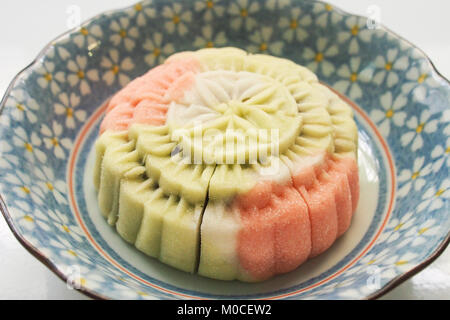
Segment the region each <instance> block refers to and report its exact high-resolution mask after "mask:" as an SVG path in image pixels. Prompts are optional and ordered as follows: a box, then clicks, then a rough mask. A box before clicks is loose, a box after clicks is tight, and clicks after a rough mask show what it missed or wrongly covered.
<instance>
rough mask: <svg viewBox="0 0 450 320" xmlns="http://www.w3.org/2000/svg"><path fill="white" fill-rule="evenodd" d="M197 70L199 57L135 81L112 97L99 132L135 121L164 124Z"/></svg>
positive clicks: (148, 74) (126, 125) (126, 126)
mask: <svg viewBox="0 0 450 320" xmlns="http://www.w3.org/2000/svg"><path fill="white" fill-rule="evenodd" d="M198 70H199V63H198V61H197V60H195V59H193V58H186V59H179V60H174V61H172V62H169V63H165V64H163V65H160V66H158V67H156V68H153V69H151V70H150V71H149V72H147V73H146V74H145V75H143V76H142V77H139V78H137V79H135V80H133V81H132V82H130V83H129V84H128V85H127V86H126V87H125V88H123V89H122V90H120V91H119V92H118V93H117V94H116V95H115V96H114V97H113V98H112V99H111V100H110V102H109V104H108V108H107V110H106V116H105V119H104V120H103V122H102V124H101V126H100V132H101V133H103V132H104V131H106V130H115V131H118V130H127V129H128V127H129V126H130V125H132V124H133V123H143V124H149V125H163V124H164V123H165V121H166V114H167V110H168V108H169V104H170V102H171V101H173V100H177V99H179V98H181V97H182V96H183V94H184V92H185V91H186V90H188V89H189V88H190V87H191V86H192V85H193V83H194V80H195V73H197V71H198Z"/></svg>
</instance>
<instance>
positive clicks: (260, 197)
mask: <svg viewBox="0 0 450 320" xmlns="http://www.w3.org/2000/svg"><path fill="white" fill-rule="evenodd" d="M234 205H235V208H236V210H238V212H239V213H240V218H241V223H242V228H241V230H240V231H239V235H238V246H237V251H238V256H239V261H240V264H241V266H242V267H243V268H244V269H245V270H246V271H247V272H248V273H249V274H250V275H251V276H252V277H253V278H255V279H258V280H263V279H267V278H270V277H272V276H273V275H276V274H280V273H286V272H289V271H291V270H293V269H295V268H297V267H298V266H299V265H300V264H302V263H303V262H304V261H305V260H306V259H307V258H308V256H309V254H310V250H311V235H310V231H311V227H310V222H309V217H308V209H307V206H306V204H305V203H304V201H303V199H302V197H301V196H300V194H299V193H298V192H297V191H296V190H295V189H294V188H293V187H292V186H291V185H285V186H281V185H278V184H276V183H273V182H260V183H258V185H257V186H256V187H255V188H254V190H252V191H250V192H249V193H248V194H247V195H241V196H239V197H237V199H236V200H235V203H234Z"/></svg>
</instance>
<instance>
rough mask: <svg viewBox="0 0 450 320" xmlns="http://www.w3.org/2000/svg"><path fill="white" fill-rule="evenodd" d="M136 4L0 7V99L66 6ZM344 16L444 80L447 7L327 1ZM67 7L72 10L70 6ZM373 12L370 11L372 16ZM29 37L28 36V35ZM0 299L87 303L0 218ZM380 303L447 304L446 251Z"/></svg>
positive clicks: (103, 6)
mask: <svg viewBox="0 0 450 320" xmlns="http://www.w3.org/2000/svg"><path fill="white" fill-rule="evenodd" d="M134 2H136V0H102V1H99V0H97V1H92V0H59V1H54V0H40V1H33V0H15V1H1V4H0V39H1V50H0V67H1V73H0V95H3V93H4V92H5V90H6V88H7V86H8V85H9V83H10V81H11V80H12V79H13V77H14V76H15V75H16V74H17V73H18V72H19V71H20V70H21V69H22V68H24V67H25V66H27V65H28V64H29V63H30V62H31V61H32V60H33V59H34V58H35V56H36V55H37V54H38V52H39V51H40V50H41V49H42V48H43V47H44V45H46V44H47V43H48V42H49V41H50V40H52V39H54V38H55V37H57V36H58V35H59V34H61V33H63V32H64V31H66V30H67V29H68V17H69V13H70V9H71V6H73V5H76V6H78V8H79V9H80V10H81V11H80V13H81V19H82V20H86V19H89V18H90V17H92V16H94V15H96V14H98V13H100V12H102V11H105V10H109V9H115V8H121V7H126V6H128V5H131V4H133V3H134ZM328 2H330V3H331V4H334V5H336V6H337V7H340V8H342V9H344V10H345V11H348V12H352V13H356V14H360V15H366V16H368V15H370V14H372V13H373V12H375V11H376V10H379V13H380V14H381V22H382V23H383V24H384V25H386V26H388V27H389V28H390V29H391V30H393V31H395V32H396V33H398V34H399V35H401V36H403V37H405V38H406V39H408V40H409V41H411V42H412V43H414V44H415V45H417V46H418V47H419V48H421V49H423V50H424V51H425V52H426V53H427V54H428V56H429V57H430V58H431V60H432V61H433V62H434V64H435V65H436V67H437V69H438V70H439V71H440V72H441V73H442V74H443V75H444V76H445V77H447V78H450V59H449V57H450V41H449V37H448V31H449V30H450V19H448V12H449V11H450V2H449V1H442V0H427V1H410V0H396V1H392V0H328ZM25 8H26V10H24V9H25ZM72 8H73V7H72ZM374 10H375V11H374ZM30 35H32V36H30ZM0 252H1V257H0V274H1V280H0V299H87V298H86V297H85V296H83V295H82V294H80V293H78V292H77V291H74V290H69V289H68V288H67V286H66V284H65V283H64V282H63V281H61V280H60V279H59V278H58V277H57V276H56V275H54V274H53V273H52V272H51V271H49V270H48V269H47V268H46V267H45V266H44V265H43V264H42V263H40V262H39V261H38V260H36V259H35V258H34V257H32V256H31V255H30V254H29V253H28V252H27V251H26V250H25V249H24V248H23V247H22V246H21V245H20V244H19V242H18V241H17V240H16V239H15V238H14V236H13V235H12V233H11V231H10V230H9V228H8V226H7V225H6V222H5V221H4V219H2V218H0ZM383 298H385V299H450V249H447V250H446V251H445V252H444V253H443V254H442V255H441V256H440V257H439V258H438V259H437V260H436V261H435V262H433V263H432V264H431V265H430V266H428V267H427V268H426V269H425V270H423V271H422V272H420V273H418V274H417V275H415V276H414V277H412V278H411V279H409V280H407V281H406V282H404V283H403V284H401V285H400V286H399V287H397V288H395V289H394V290H392V291H391V292H390V293H388V294H387V295H385V296H384V297H383Z"/></svg>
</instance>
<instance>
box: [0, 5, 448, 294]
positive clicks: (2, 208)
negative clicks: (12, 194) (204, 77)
mask: <svg viewBox="0 0 450 320" xmlns="http://www.w3.org/2000/svg"><path fill="white" fill-rule="evenodd" d="M314 2H316V3H322V4H324V5H328V3H327V2H326V1H322V0H315V1H314ZM133 6H134V4H133V5H130V6H126V7H121V8H118V9H112V10H106V11H103V12H101V13H99V14H96V15H94V16H92V17H91V18H89V19H86V20H84V21H83V22H82V23H80V25H79V26H77V27H75V28H72V29H69V30H67V31H65V32H64V33H62V34H60V35H59V36H57V37H55V38H54V39H53V40H52V41H50V42H48V43H47V44H46V45H45V46H44V47H43V48H42V49H41V51H40V52H39V53H38V54H37V56H36V57H35V58H34V59H33V60H32V61H31V62H30V63H29V64H28V65H27V66H26V67H24V68H23V69H22V70H20V71H19V72H18V73H17V74H16V75H15V76H14V78H13V79H12V80H11V82H10V84H9V85H8V87H7V89H6V91H5V93H4V94H3V97H2V99H1V100H0V115H1V114H2V112H3V109H4V108H5V104H6V101H7V99H8V97H9V95H10V93H11V91H12V90H13V89H14V86H15V84H16V82H17V80H18V79H19V78H20V77H21V76H22V74H24V73H25V72H26V71H28V70H29V69H31V68H32V67H33V66H34V65H35V64H37V63H38V62H39V61H40V59H41V58H43V57H45V54H46V52H47V51H48V49H49V48H51V46H53V45H54V44H55V43H57V42H59V41H61V40H62V39H64V38H65V37H66V36H67V35H70V34H72V33H74V32H76V31H78V30H79V28H80V27H81V26H83V25H86V24H89V23H91V22H93V21H95V20H98V19H99V18H100V17H102V16H104V15H110V14H114V13H118V12H123V11H125V10H127V9H130V8H132V7H133ZM333 10H334V11H336V12H338V13H339V14H341V15H346V16H351V17H356V18H367V17H365V16H362V15H358V14H354V13H350V12H347V11H345V10H343V9H341V8H340V7H336V6H334V5H333ZM377 29H379V30H382V31H383V32H384V33H387V34H390V35H391V36H393V37H394V38H397V39H399V40H401V41H404V42H406V43H407V44H408V45H409V46H410V47H412V48H414V49H416V50H418V51H419V52H420V53H421V54H422V55H423V57H424V58H425V59H426V61H427V62H428V63H429V65H430V66H431V69H432V70H433V71H434V72H435V73H436V75H435V76H436V77H439V78H441V79H442V80H444V81H445V82H447V84H449V85H450V80H449V79H447V78H446V77H445V76H443V75H442V74H441V73H440V72H439V70H438V69H437V68H436V66H435V65H434V63H433V62H432V61H431V59H430V58H429V56H428V55H427V54H426V53H425V52H424V51H423V50H422V49H420V48H419V47H417V46H416V45H415V44H413V43H412V42H411V41H409V40H407V39H405V38H404V37H403V36H400V35H399V34H397V33H396V32H394V31H392V30H391V29H389V28H388V27H386V26H385V25H384V24H382V23H379V24H378V25H377ZM0 212H1V213H2V215H3V217H4V218H5V221H6V224H7V225H8V227H9V229H10V230H11V232H12V233H13V235H14V237H15V238H16V239H17V240H18V241H19V243H20V244H21V245H22V246H23V247H24V248H25V249H26V250H27V251H28V252H29V253H30V254H31V255H33V256H34V257H35V258H36V259H37V260H39V261H40V262H41V263H42V264H44V265H45V266H46V267H47V268H48V269H49V270H50V271H52V272H53V273H54V274H56V276H58V278H60V279H61V280H62V281H64V282H66V283H67V281H68V276H67V275H66V274H64V273H63V272H62V271H60V270H59V269H58V268H57V266H56V265H55V264H54V263H53V262H52V261H51V259H49V258H47V257H46V256H45V255H44V254H43V253H42V252H41V251H39V249H37V248H36V247H35V246H33V245H32V244H31V243H30V242H29V241H28V240H27V239H26V238H25V237H24V236H23V235H22V233H21V232H20V231H19V229H18V228H16V226H15V225H14V222H13V219H12V217H11V215H10V214H9V212H8V208H7V206H6V203H5V201H4V200H3V198H2V195H1V193H0ZM449 244H450V230H449V231H448V233H447V235H446V237H445V238H444V239H443V240H442V242H441V243H440V244H439V246H437V248H435V250H434V251H433V252H432V253H431V254H429V255H428V257H427V258H426V259H425V260H424V261H423V262H421V263H419V264H417V265H416V266H414V267H413V268H412V269H410V270H408V271H407V272H405V273H403V274H400V275H398V276H396V277H394V278H393V279H391V280H390V281H389V282H388V283H386V284H385V285H384V286H383V287H381V288H380V289H378V290H376V291H375V292H373V293H372V294H370V295H368V296H366V297H362V299H364V300H375V299H378V298H380V297H382V296H383V295H385V294H386V293H388V292H389V291H391V290H392V289H394V288H396V287H397V286H399V285H400V284H402V283H403V282H405V281H406V280H408V279H409V278H411V277H413V276H414V275H416V274H417V273H419V272H420V271H422V270H423V269H425V268H426V267H427V266H429V265H430V264H431V263H432V262H434V261H435V260H436V259H437V258H438V257H439V256H440V255H441V254H442V253H443V252H444V251H445V249H446V248H447V247H448V246H449ZM74 289H75V290H77V291H78V292H80V293H82V294H84V295H86V296H87V297H89V298H92V299H95V300H111V298H110V297H107V296H105V295H102V294H100V293H98V292H96V291H95V290H93V289H90V288H87V287H85V286H83V285H81V286H79V287H76V288H74Z"/></svg>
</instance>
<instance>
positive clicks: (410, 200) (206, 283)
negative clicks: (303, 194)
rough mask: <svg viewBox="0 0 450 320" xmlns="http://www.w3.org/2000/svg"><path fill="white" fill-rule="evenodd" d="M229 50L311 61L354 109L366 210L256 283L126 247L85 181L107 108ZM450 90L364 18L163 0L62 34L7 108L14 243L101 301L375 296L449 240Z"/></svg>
mask: <svg viewBox="0 0 450 320" xmlns="http://www.w3.org/2000/svg"><path fill="white" fill-rule="evenodd" d="M205 46H235V47H240V48H244V49H246V50H248V51H251V52H264V53H268V54H272V55H277V56H283V57H286V58H289V59H291V60H293V61H295V62H297V63H300V64H303V65H306V66H307V67H309V68H310V69H312V70H313V71H314V72H316V73H317V74H318V76H319V78H320V79H321V80H322V81H323V82H324V83H326V84H328V85H330V86H331V87H333V88H334V89H335V90H336V91H338V92H340V93H341V94H343V95H345V96H347V97H349V98H350V99H351V100H352V101H354V102H355V104H354V105H353V107H354V109H355V117H356V120H357V123H358V128H359V137H360V138H359V139H360V141H359V143H360V148H359V164H360V176H361V202H360V205H359V207H358V210H357V212H356V214H355V217H354V219H353V222H352V226H351V228H350V230H349V231H348V232H347V233H346V234H345V235H344V236H343V237H341V238H340V239H339V240H338V241H337V242H336V243H335V244H334V245H333V247H332V248H330V250H328V251H327V252H326V253H324V254H323V255H321V256H319V257H317V258H315V259H312V260H311V261H309V262H307V263H306V264H304V265H303V266H301V267H300V268H298V269H297V270H295V271H294V272H291V273H289V274H286V275H282V276H278V277H276V278H274V279H271V280H269V281H266V282H263V283H259V284H245V283H238V282H222V281H216V280H211V279H205V278H201V277H199V276H196V275H189V274H185V273H183V272H180V271H177V270H174V269H172V268H170V267H168V266H165V265H163V264H161V263H159V262H158V261H155V260H153V259H151V258H148V257H146V256H144V255H143V254H141V253H139V252H138V251H137V250H134V249H133V248H132V247H130V246H129V245H127V244H125V243H124V242H123V241H122V240H121V239H120V238H119V236H118V235H117V234H116V233H115V232H114V230H113V229H112V228H110V227H109V226H107V224H106V222H105V221H104V220H103V218H102V217H101V215H100V214H99V212H98V208H97V203H96V199H95V191H94V190H93V187H92V183H91V175H92V167H93V157H94V156H93V152H92V151H93V143H94V141H95V139H96V137H97V133H98V127H99V122H100V121H101V117H102V114H103V111H104V107H102V105H103V102H104V101H105V100H106V99H107V98H108V97H109V96H111V95H112V94H113V93H114V92H116V91H117V90H118V89H119V88H121V87H122V86H124V85H125V84H126V83H127V82H129V81H130V79H133V78H134V77H137V76H139V75H141V74H143V73H144V72H145V71H146V70H148V69H149V68H150V67H153V66H155V65H157V64H159V63H161V62H162V61H163V60H164V58H165V57H167V56H168V55H170V54H171V53H173V52H176V51H183V50H192V49H198V48H201V47H205ZM449 106H450V84H449V82H448V81H447V80H446V79H444V78H443V77H442V76H440V75H439V73H438V72H437V71H436V70H435V69H434V68H433V65H432V64H431V62H430V61H429V60H428V58H427V57H426V56H425V55H424V54H423V52H422V51H420V50H419V49H417V48H415V47H414V46H412V45H411V44H410V43H408V42H407V41H405V40H403V39H401V38H399V37H398V36H396V35H395V34H393V33H392V32H390V31H389V30H387V29H385V28H384V27H381V26H377V25H376V23H373V21H370V20H367V19H366V18H362V17H357V16H353V15H349V14H346V13H344V12H342V11H340V10H337V9H335V8H333V7H332V6H330V5H328V4H325V3H322V2H310V1H302V0H264V1H258V0H233V1H225V0H209V1H205V0H196V1H190V2H189V1H182V0H172V1H166V0H153V1H144V2H143V3H139V4H136V5H135V6H133V7H130V8H127V9H124V10H118V11H114V12H109V13H105V14H102V15H99V16H97V17H95V18H94V19H91V20H90V21H88V22H86V23H85V24H83V25H82V26H81V27H80V28H78V29H76V30H72V31H70V32H69V33H67V34H65V35H63V36H61V37H59V38H58V39H56V40H55V41H53V42H52V43H51V44H49V45H48V46H47V47H45V49H44V50H43V51H42V52H41V53H40V54H39V56H38V58H37V59H36V60H35V61H34V62H33V63H32V64H31V65H30V66H29V67H27V68H26V69H25V70H23V71H22V72H21V73H20V74H19V75H18V76H17V77H16V78H15V79H14V81H13V82H12V84H11V85H10V87H9V88H8V91H7V93H6V95H5V97H4V98H3V100H2V102H1V107H0V108H1V109H0V110H1V116H0V123H1V126H0V137H1V138H0V189H1V201H0V209H1V211H2V212H3V215H4V216H5V218H6V220H7V222H8V224H9V226H10V228H11V229H12V231H13V232H14V234H15V235H16V237H17V238H18V239H19V241H20V242H21V243H22V244H23V245H24V246H25V247H26V248H27V249H28V250H29V251H30V252H31V253H32V254H34V255H35V256H36V257H37V258H38V259H39V260H41V261H42V262H43V263H44V264H46V265H47V266H48V267H49V268H50V269H51V270H53V271H54V272H55V273H56V274H58V275H59V276H60V277H61V278H62V279H64V280H67V281H68V283H69V284H70V285H72V286H74V287H75V288H76V289H79V290H81V291H82V292H84V293H86V294H88V295H90V296H92V297H98V298H114V299H125V298H126V299H134V298H137V299H155V298H157V299H173V298H213V299H214V298H229V299H238V298H270V299H280V298H287V299H303V298H305V299H343V298H352V299H353V298H374V297H378V296H380V295H381V294H383V293H384V292H386V291H387V290H389V289H391V288H392V287H394V286H395V285H397V284H398V283H400V282H401V281H402V280H405V279H406V278H408V277H410V276H411V275H413V274H415V273H416V272H418V271H419V270H421V269H422V268H423V267H425V266H426V265H428V264H429V263H430V262H431V261H432V260H433V259H435V258H436V257H437V256H438V255H439V254H440V253H441V252H442V251H443V250H444V249H445V247H446V246H447V245H448V243H449V235H450V233H449V230H450V219H449V216H448V213H449V197H450V179H449V174H448V169H449V166H450V158H449V153H450V107H449Z"/></svg>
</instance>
